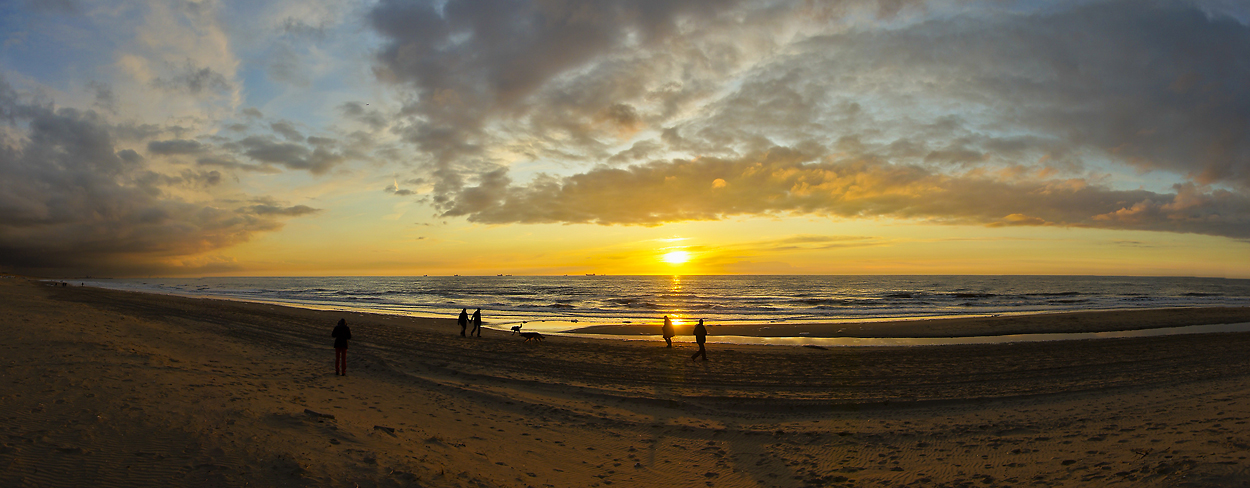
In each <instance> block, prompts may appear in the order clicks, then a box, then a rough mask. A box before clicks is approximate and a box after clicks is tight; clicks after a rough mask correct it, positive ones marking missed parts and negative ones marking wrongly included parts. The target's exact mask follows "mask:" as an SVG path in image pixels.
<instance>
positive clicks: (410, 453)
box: [0, 279, 1250, 487]
mask: <svg viewBox="0 0 1250 488" xmlns="http://www.w3.org/2000/svg"><path fill="white" fill-rule="evenodd" d="M449 312H452V311H449ZM1191 312H1192V313H1193V314H1196V315H1202V314H1205V313H1217V312H1209V311H1206V312H1204V311H1191ZM1178 313H1179V312H1178ZM1219 313H1223V312H1219ZM0 314H3V316H4V317H5V319H6V320H5V322H6V329H7V332H8V333H7V334H6V340H5V341H4V342H3V344H0V347H3V356H2V357H0V419H3V422H0V486H84V485H87V486H99V487H112V486H170V485H173V486H303V485H307V486H349V487H350V486H356V485H359V486H536V487H537V486H558V487H565V486H570V487H580V486H607V485H617V486H899V485H908V486H959V485H975V486H1025V485H1028V486H1088V485H1112V484H1118V485H1123V486H1245V485H1246V484H1247V483H1250V473H1248V472H1247V466H1250V461H1248V460H1247V458H1246V456H1247V455H1250V454H1248V453H1247V451H1248V450H1250V430H1248V426H1250V424H1247V421H1248V420H1250V355H1247V354H1246V351H1247V349H1248V348H1250V333H1225V334H1203V335H1188V336H1174V337H1155V338H1139V339H1107V340H1097V341H1072V342H1053V343H1029V344H1005V345H968V346H939V347H905V348H828V349H814V348H804V347H778V346H724V345H714V346H713V347H711V348H709V356H710V357H711V359H712V360H711V361H708V362H706V363H702V362H700V363H692V362H691V361H690V360H689V356H690V354H691V353H692V352H693V347H692V345H691V344H689V343H688V342H687V341H688V340H689V337H688V336H686V337H682V336H679V337H678V339H679V340H681V343H680V344H678V345H677V347H676V348H674V349H666V348H665V347H664V345H663V343H639V342H624V341H612V340H590V339H575V338H567V337H550V338H548V339H547V340H546V341H544V342H542V343H524V342H522V341H521V339H520V338H519V337H515V336H510V335H509V334H507V333H504V332H499V331H493V330H487V331H485V332H484V333H483V337H482V338H480V339H477V338H474V339H467V338H462V337H460V336H459V328H458V327H457V326H456V325H455V323H454V320H453V319H452V318H450V317H451V315H450V313H449V318H448V319H446V320H442V319H438V320H434V319H411V318H402V317H387V316H369V315H362V314H352V313H335V312H323V311H309V310H299V309H291V308H284V307H278V306H271V305H264V304H248V303H237V302H225V301H215V300H202V299H188V298H178V297H168V296H159V295H144V294H133V293H124V292H115V291H107V290H99V289H90V288H77V287H68V288H61V287H55V288H54V287H50V286H45V285H39V284H35V283H30V282H27V281H25V280H21V279H0ZM1196 315H1195V316H1196ZM340 317H346V319H347V321H348V324H349V325H351V327H352V333H353V335H354V336H355V337H356V340H354V341H352V345H351V349H350V351H349V353H348V376H346V377H339V376H335V375H334V374H333V351H332V349H331V345H332V339H331V338H330V337H329V334H330V330H331V328H332V327H333V325H334V323H335V322H336V321H337V320H338V319H339V318H340ZM1073 317H1074V316H1072V315H1053V316H1045V317H1039V318H1032V319H1029V320H1035V321H1039V323H1041V325H1040V327H1042V328H1043V329H1045V328H1046V327H1048V325H1046V324H1050V326H1054V324H1055V323H1056V322H1055V321H1059V322H1063V321H1073V320H1075V321H1078V322H1080V321H1085V322H1092V323H1093V325H1088V326H1090V327H1099V325H1098V324H1099V323H1102V322H1103V321H1105V320H1129V321H1131V322H1134V323H1136V322H1140V321H1146V320H1153V319H1152V318H1151V317H1152V314H1151V313H1145V314H1142V313H1133V314H1129V313H1123V312H1121V313H1116V314H1112V315H1107V316H1087V317H1079V316H1078V317H1076V318H1073ZM487 319H488V320H489V315H488V317H487ZM1194 320H1197V319H1194ZM1182 322H1184V320H1182ZM911 326H913V328H914V327H915V326H916V324H911ZM889 327H895V326H889ZM897 327H903V326H897ZM887 328H888V327H887ZM331 416H332V417H331Z"/></svg>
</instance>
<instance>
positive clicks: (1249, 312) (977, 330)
mask: <svg viewBox="0 0 1250 488" xmlns="http://www.w3.org/2000/svg"><path fill="white" fill-rule="evenodd" d="M1245 322H1250V308H1247V307H1209V308H1167V309H1155V310H1132V311H1126V310H1114V311H1090V312H1068V313H1061V314H1029V315H1005V316H997V315H995V316H991V317H956V318H937V319H909V320H895V321H886V322H879V321H878V322H845V323H767V324H743V325H724V326H722V325H721V324H716V323H709V324H707V325H709V326H710V328H709V329H708V330H709V332H710V333H711V334H712V335H736V336H749V337H796V336H800V335H803V336H807V337H877V338H883V337H886V338H899V337H922V338H932V337H976V336H1002V335H1014V334H1043V333H1045V334H1075V333H1086V332H1111V331H1121V330H1142V329H1162V328H1169V327H1184V326H1190V325H1212V324H1238V323H1245ZM662 323H663V322H662V321H656V323H655V324H647V325H596V326H591V327H582V328H580V329H576V330H573V331H571V332H577V333H581V334H606V335H636V334H647V335H659V334H660V333H661V330H660V329H661V324H662ZM693 328H694V324H692V323H685V324H680V325H677V326H675V331H676V332H677V333H678V334H681V335H690V333H691V332H690V331H691V330H692V329H693Z"/></svg>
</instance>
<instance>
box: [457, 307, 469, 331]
mask: <svg viewBox="0 0 1250 488" xmlns="http://www.w3.org/2000/svg"><path fill="white" fill-rule="evenodd" d="M456 323H457V324H460V337H464V331H465V329H466V328H468V327H469V309H467V308H462V309H460V317H459V318H457V319H456Z"/></svg>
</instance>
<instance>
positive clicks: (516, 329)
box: [512, 322, 543, 342]
mask: <svg viewBox="0 0 1250 488" xmlns="http://www.w3.org/2000/svg"><path fill="white" fill-rule="evenodd" d="M523 326H525V322H521V325H514V326H512V335H517V334H521V337H524V338H525V340H524V341H522V342H529V341H532V340H535V339H537V340H539V341H541V340H543V335H542V334H539V333H537V332H521V327H523Z"/></svg>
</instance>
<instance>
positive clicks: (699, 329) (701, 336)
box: [690, 319, 707, 361]
mask: <svg viewBox="0 0 1250 488" xmlns="http://www.w3.org/2000/svg"><path fill="white" fill-rule="evenodd" d="M694 341H695V342H697V343H699V352H696V353H694V355H693V356H690V360H691V361H694V358H697V357H699V356H703V360H704V361H707V349H704V348H703V343H704V342H707V329H705V328H703V319H699V325H696V326H694Z"/></svg>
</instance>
